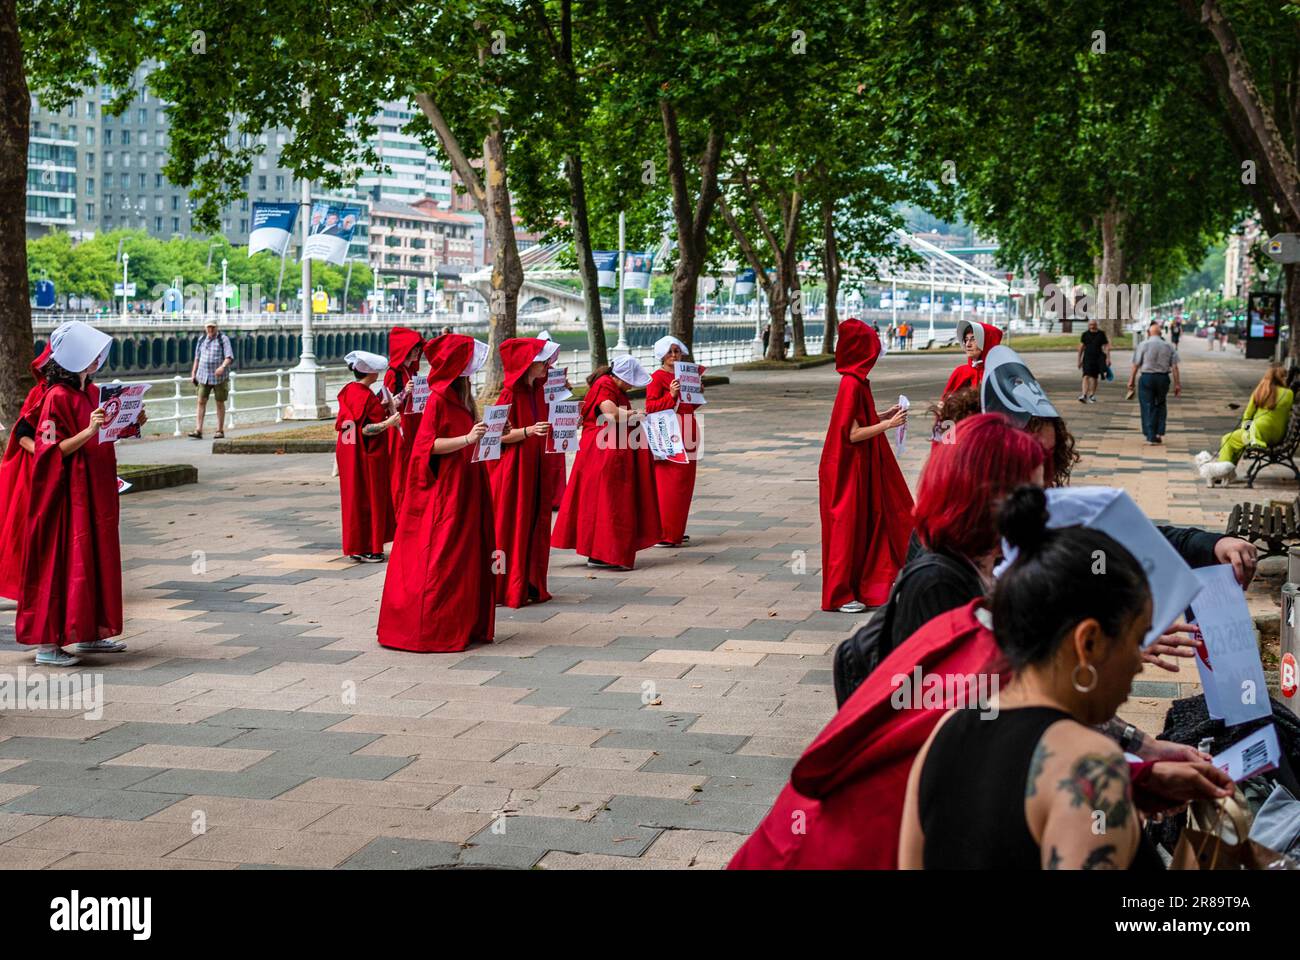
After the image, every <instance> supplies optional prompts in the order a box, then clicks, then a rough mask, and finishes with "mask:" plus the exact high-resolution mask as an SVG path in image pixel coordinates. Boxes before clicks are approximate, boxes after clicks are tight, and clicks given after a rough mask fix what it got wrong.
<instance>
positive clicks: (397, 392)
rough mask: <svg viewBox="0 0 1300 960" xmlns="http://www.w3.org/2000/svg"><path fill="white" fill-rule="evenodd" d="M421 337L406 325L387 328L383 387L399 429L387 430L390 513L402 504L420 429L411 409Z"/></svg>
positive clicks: (415, 414) (418, 412)
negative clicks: (389, 398) (391, 398)
mask: <svg viewBox="0 0 1300 960" xmlns="http://www.w3.org/2000/svg"><path fill="white" fill-rule="evenodd" d="M423 346H424V338H423V337H421V336H420V335H419V334H418V333H416V332H415V331H414V330H411V329H410V328H408V327H393V329H392V330H390V331H389V332H388V370H387V371H386V372H385V373H384V388H385V389H386V390H387V391H388V392H389V393H390V394H392V396H393V406H394V412H395V413H398V414H400V415H401V420H400V421H399V426H400V427H401V429H399V430H390V431H388V464H389V466H388V479H389V483H390V485H391V487H392V497H393V516H397V512H398V510H400V509H401V506H402V491H403V489H404V487H405V484H406V468H407V464H409V463H410V462H411V451H412V450H413V449H415V434H416V433H417V432H418V431H419V429H420V413H421V411H419V410H416V409H415V399H414V393H415V376H416V374H418V373H419V372H420V348H421V347H423Z"/></svg>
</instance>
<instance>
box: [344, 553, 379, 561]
mask: <svg viewBox="0 0 1300 960" xmlns="http://www.w3.org/2000/svg"><path fill="white" fill-rule="evenodd" d="M352 559H353V560H355V561H356V562H357V563H383V561H384V555H383V554H382V553H354V554H352Z"/></svg>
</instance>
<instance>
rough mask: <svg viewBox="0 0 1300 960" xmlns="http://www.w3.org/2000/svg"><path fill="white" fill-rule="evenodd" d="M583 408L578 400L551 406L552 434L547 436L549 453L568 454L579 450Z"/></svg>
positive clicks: (556, 403)
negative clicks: (579, 427) (579, 432)
mask: <svg viewBox="0 0 1300 960" xmlns="http://www.w3.org/2000/svg"><path fill="white" fill-rule="evenodd" d="M581 407H582V404H581V403H580V402H579V401H577V400H557V401H555V403H553V404H551V413H550V420H551V432H550V433H548V434H547V435H546V452H547V453H568V452H569V451H570V450H577V449H578V425H579V424H580V423H582V414H581V413H580V412H579V411H580V409H581Z"/></svg>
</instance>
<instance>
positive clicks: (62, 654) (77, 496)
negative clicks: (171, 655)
mask: <svg viewBox="0 0 1300 960" xmlns="http://www.w3.org/2000/svg"><path fill="white" fill-rule="evenodd" d="M112 344H113V341H112V339H111V338H110V337H109V336H108V335H107V334H105V333H101V332H100V331H98V330H96V329H95V328H94V327H92V326H90V325H89V324H85V323H82V322H80V321H70V322H69V323H67V324H64V325H63V326H62V327H60V328H59V329H58V330H55V331H54V333H53V334H51V336H50V358H49V360H47V361H46V363H45V368H44V374H45V383H46V392H45V396H44V399H43V400H42V403H41V409H40V413H39V414H37V416H36V434H35V436H34V437H33V451H32V457H33V459H32V473H31V499H30V503H29V507H28V517H27V529H26V538H25V539H26V540H27V543H28V544H29V545H30V547H29V549H28V550H27V552H26V553H25V554H24V556H23V566H22V571H23V572H22V582H21V589H20V592H19V596H18V615H17V620H16V621H15V624H14V630H15V633H16V634H17V638H18V642H19V643H21V644H25V645H28V646H36V647H38V648H39V649H38V650H37V653H36V662H37V663H38V664H44V665H48V666H57V667H70V666H75V665H76V664H77V663H79V662H80V660H79V659H78V657H76V656H75V655H73V654H72V653H69V652H67V651H66V650H64V649H63V648H64V647H68V646H74V647H75V652H76V653H120V652H122V651H123V650H125V649H126V644H125V643H123V642H122V641H120V640H111V639H109V638H110V637H113V636H115V635H116V634H119V633H121V632H122V558H121V548H120V545H119V542H118V530H117V525H118V493H117V452H116V448H115V447H114V446H113V444H111V443H101V442H100V440H99V430H100V427H102V426H103V425H104V420H105V417H104V411H103V409H102V408H101V407H100V406H99V388H98V387H96V386H95V385H94V384H92V383H90V381H89V377H90V375H91V374H92V373H94V372H95V371H96V370H97V369H98V368H99V366H100V365H101V364H102V363H103V362H104V360H105V359H107V357H108V351H109V348H110V347H111V346H112Z"/></svg>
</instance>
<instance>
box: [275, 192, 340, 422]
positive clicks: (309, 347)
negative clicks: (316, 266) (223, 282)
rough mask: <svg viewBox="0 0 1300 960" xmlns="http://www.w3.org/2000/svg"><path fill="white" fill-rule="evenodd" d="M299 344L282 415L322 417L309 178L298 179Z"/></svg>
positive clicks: (327, 412)
mask: <svg viewBox="0 0 1300 960" xmlns="http://www.w3.org/2000/svg"><path fill="white" fill-rule="evenodd" d="M300 202H301V203H302V212H301V213H300V214H299V216H298V219H299V220H300V221H301V223H302V348H301V350H300V352H299V355H298V365H297V366H296V367H294V368H293V369H292V370H290V371H289V406H288V408H287V409H286V410H285V417H286V418H288V419H290V420H326V419H328V418H329V417H330V416H331V414H330V407H329V404H328V403H327V402H326V401H325V371H324V370H322V369H321V368H320V367H318V366H317V365H316V338H315V336H314V335H313V334H312V329H311V261H310V260H309V259H307V238H308V236H310V231H311V182H310V181H308V180H307V179H306V178H305V177H304V178H303V181H302V197H301V201H300Z"/></svg>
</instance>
